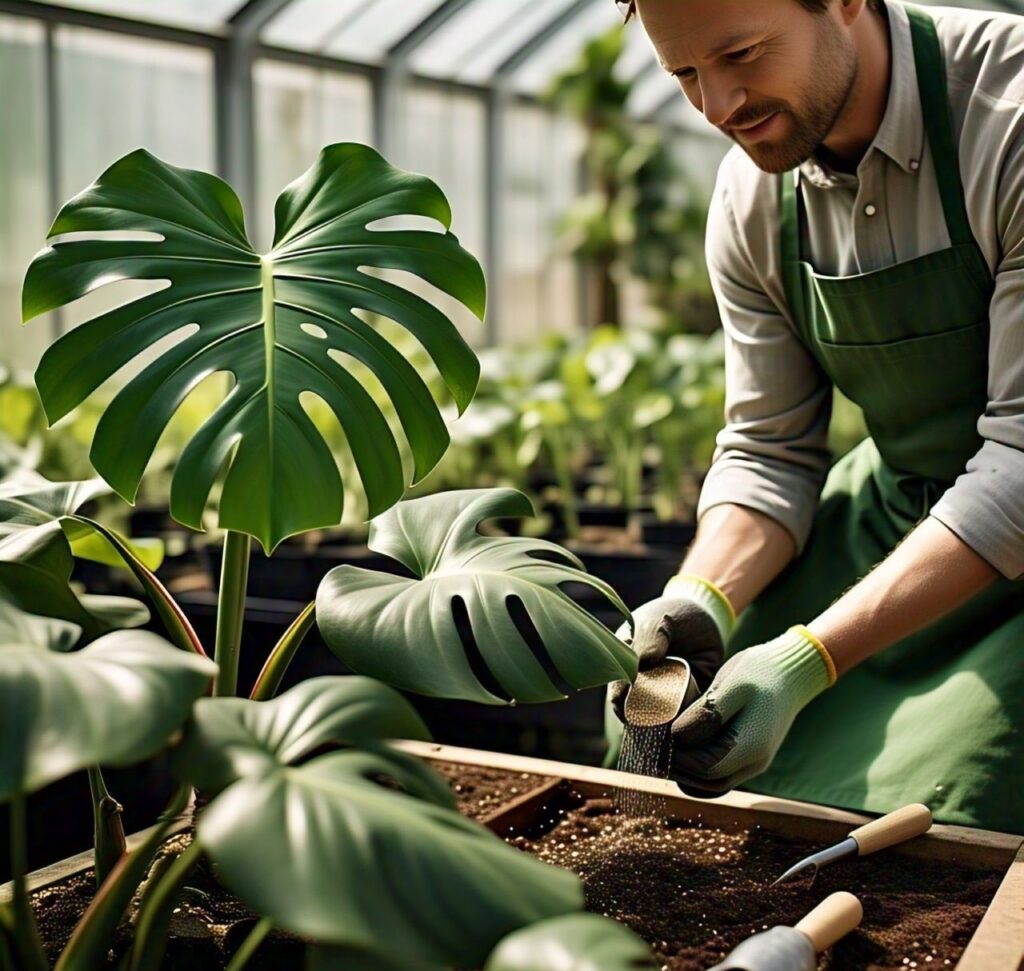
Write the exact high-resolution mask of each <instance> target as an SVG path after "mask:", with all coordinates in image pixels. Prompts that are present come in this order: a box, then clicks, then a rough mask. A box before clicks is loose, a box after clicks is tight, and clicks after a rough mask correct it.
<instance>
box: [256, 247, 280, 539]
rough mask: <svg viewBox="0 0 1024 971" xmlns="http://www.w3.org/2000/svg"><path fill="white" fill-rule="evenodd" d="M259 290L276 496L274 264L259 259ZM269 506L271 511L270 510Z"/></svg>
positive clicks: (270, 480) (270, 476)
mask: <svg viewBox="0 0 1024 971" xmlns="http://www.w3.org/2000/svg"><path fill="white" fill-rule="evenodd" d="M260 286H261V288H262V294H263V367H264V370H265V372H266V373H265V374H264V377H263V387H264V389H265V390H266V393H267V400H266V408H267V453H266V454H267V458H268V460H269V461H268V463H267V470H266V476H267V493H268V494H269V495H273V494H274V469H275V467H276V463H275V461H274V350H275V348H276V345H277V308H276V306H275V300H274V261H273V260H272V259H271V258H270V257H269V256H261V257H260ZM269 508H270V507H269V506H268V510H269ZM271 515H272V513H271ZM266 527H267V535H268V536H269V535H272V533H273V523H267V524H266Z"/></svg>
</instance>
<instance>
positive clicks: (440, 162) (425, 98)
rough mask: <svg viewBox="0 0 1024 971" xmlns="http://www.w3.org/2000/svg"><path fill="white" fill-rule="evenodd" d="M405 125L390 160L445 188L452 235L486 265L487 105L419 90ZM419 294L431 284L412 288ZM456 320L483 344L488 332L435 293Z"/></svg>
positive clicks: (406, 105) (406, 104) (405, 104)
mask: <svg viewBox="0 0 1024 971" xmlns="http://www.w3.org/2000/svg"><path fill="white" fill-rule="evenodd" d="M399 110H400V111H401V112H402V116H401V117H402V119H403V121H404V124H402V125H400V126H397V128H398V132H399V142H398V144H397V145H396V146H395V149H394V151H393V153H392V157H391V159H390V161H391V162H393V163H394V164H396V165H400V166H402V167H403V168H406V169H411V170H412V171H414V172H422V173H423V174H424V175H427V176H430V178H432V179H433V180H434V181H435V182H437V184H438V185H439V186H440V187H441V190H442V191H443V192H444V194H445V196H447V198H448V202H449V204H450V205H451V209H452V227H451V228H452V232H453V233H455V235H456V236H458V237H459V241H460V242H461V243H462V245H463V246H464V247H465V248H466V249H467V250H469V252H471V253H472V254H473V255H474V256H475V257H476V258H477V259H478V260H480V262H481V263H483V262H484V257H485V253H484V238H485V232H484V225H485V219H486V215H485V205H484V182H485V165H484V118H485V114H484V104H483V99H482V98H477V97H473V96H471V95H465V94H457V93H453V92H450V91H442V90H437V89H435V88H433V87H428V86H426V85H414V86H412V87H411V88H410V89H409V90H408V91H407V92H406V94H405V97H403V98H402V99H401V101H400V108H399ZM410 285H411V286H412V287H413V289H415V290H417V292H421V293H425V294H426V291H425V290H424V288H423V287H424V286H425V285H421V284H420V283H418V282H415V283H412V282H411V283H410ZM429 297H430V299H431V300H434V301H435V302H437V303H438V305H439V306H441V307H443V309H444V310H445V312H446V313H448V314H449V315H450V316H451V318H452V320H454V321H455V322H456V323H457V324H458V326H459V328H460V330H461V332H462V334H463V336H464V337H465V338H466V340H468V341H470V343H472V344H476V345H479V344H481V343H482V342H483V338H484V328H483V326H482V325H481V324H480V322H479V321H477V320H476V318H475V317H474V316H473V315H472V314H471V313H469V312H468V311H467V310H466V309H465V308H463V307H462V306H460V305H459V304H458V303H457V302H456V301H454V300H452V299H451V298H449V297H447V296H446V295H444V294H442V293H441V292H440V291H432V292H430V293H429Z"/></svg>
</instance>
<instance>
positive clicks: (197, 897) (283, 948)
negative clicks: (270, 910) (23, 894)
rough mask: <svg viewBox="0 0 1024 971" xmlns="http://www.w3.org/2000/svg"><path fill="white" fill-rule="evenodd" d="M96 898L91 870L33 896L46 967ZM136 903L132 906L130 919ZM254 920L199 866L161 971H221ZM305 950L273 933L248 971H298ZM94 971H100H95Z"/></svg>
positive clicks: (175, 849) (184, 841) (123, 939)
mask: <svg viewBox="0 0 1024 971" xmlns="http://www.w3.org/2000/svg"><path fill="white" fill-rule="evenodd" d="M190 841H191V836H188V835H182V836H177V837H174V838H173V839H171V840H169V841H168V842H167V843H166V844H165V845H164V848H163V849H162V850H161V852H160V854H159V855H158V856H157V861H156V864H155V865H159V864H160V861H161V860H162V859H167V858H169V857H171V856H177V855H178V854H179V853H180V852H181V851H182V849H184V847H185V846H187V845H188V843H189V842H190ZM95 892H96V885H95V882H94V880H93V875H92V870H87V871H85V872H84V873H82V874H80V875H79V876H76V877H72V878H71V879H70V880H66V881H63V882H62V883H60V884H58V885H57V886H56V887H53V888H50V889H46V890H39V891H36V892H35V893H34V894H32V908H33V910H35V913H36V918H37V920H38V922H39V930H40V933H41V935H42V938H43V947H44V948H45V950H46V953H47V957H49V958H50V961H51V963H52V962H54V961H56V959H57V957H58V955H59V954H60V951H61V949H62V948H63V947H64V945H65V944H66V943H67V942H68V940H69V938H70V937H71V932H72V930H73V929H74V926H75V924H76V923H77V922H78V920H79V918H80V917H81V916H82V914H83V913H84V912H85V908H86V907H87V906H88V905H89V902H90V901H91V900H92V897H93V894H94V893H95ZM136 904H137V901H133V904H132V917H133V918H134V916H135V912H136V910H135V908H136ZM255 923H256V916H255V914H253V913H252V911H250V910H249V909H248V908H247V907H245V906H244V905H243V904H241V903H239V902H238V900H237V899H235V898H234V897H232V896H231V895H230V894H228V893H227V892H226V891H225V890H224V889H223V888H222V887H221V886H220V884H219V883H217V881H216V880H215V879H214V877H213V875H212V874H211V873H210V872H209V869H208V868H206V867H204V866H200V867H199V868H197V869H196V870H195V871H194V873H193V874H192V876H191V877H190V878H189V881H188V886H186V888H185V890H184V892H183V893H182V897H181V900H180V901H179V902H178V906H177V907H176V908H175V910H174V916H173V918H172V920H171V937H170V941H169V944H168V948H167V953H166V956H165V957H164V960H163V962H162V963H161V964H160V971H222V969H223V968H224V967H226V965H227V963H228V960H229V959H230V957H231V955H232V954H233V953H234V952H235V951H236V950H237V949H238V947H239V946H240V945H241V943H242V942H243V941H244V940H245V938H246V936H247V935H248V934H249V932H250V931H251V930H252V929H253V927H254V925H255ZM127 944H128V940H127V936H126V933H125V932H124V929H122V934H121V936H120V937H119V939H118V940H117V941H116V942H115V946H114V948H113V951H112V953H111V955H110V958H111V959H110V960H109V961H108V963H107V964H104V965H102V968H103V969H108V968H109V969H112V968H115V967H116V966H117V961H118V960H120V958H121V957H122V956H123V954H124V952H125V950H126V946H127ZM304 955H305V946H304V945H303V943H302V941H300V940H299V939H298V938H296V937H292V936H291V935H289V934H286V933H284V932H282V931H272V932H271V934H270V935H269V936H268V937H267V939H266V940H265V941H264V942H263V944H262V945H261V946H260V948H259V950H258V951H257V952H256V954H255V955H254V956H253V957H252V959H251V960H250V961H249V963H248V964H247V965H246V969H247V971H282V969H284V968H296V969H298V968H301V967H303V961H304ZM96 971H100V969H99V968H97V969H96Z"/></svg>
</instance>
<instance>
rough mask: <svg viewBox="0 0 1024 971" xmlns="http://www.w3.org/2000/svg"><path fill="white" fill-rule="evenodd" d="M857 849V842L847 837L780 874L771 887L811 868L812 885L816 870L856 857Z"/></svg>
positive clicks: (816, 873)
mask: <svg viewBox="0 0 1024 971" xmlns="http://www.w3.org/2000/svg"><path fill="white" fill-rule="evenodd" d="M859 849H860V847H858V846H857V841H856V840H855V839H854V838H853V837H852V836H849V837H847V838H846V839H844V840H843V841H842V842H841V843H836V845H835V846H830V847H829V848H828V849H826V850H820V851H819V852H817V853H812V854H811V855H810V856H808V857H806V858H805V859H803V860H801V861H800V862H799V863H796V864H794V865H793V866H791V867H790V868H789V869H788V870H787V871H786V872H785V873H784V874H782V876H781V877H779V879H778V880H776V881H775V883H773V884H772V886H773V887H774V886H775V885H776V884H779V883H786V882H788V881H789V880H792V879H794V878H795V877H797V876H799V875H800V874H801V873H803V872H804V871H805V870H807V869H809V868H813V870H814V873H813V875H812V876H811V883H814V878H815V877H816V876H817V875H818V870H820V869H821V867H823V866H828V864H830V863H835V862H836V860H842V859H844V858H845V857H847V856H856V854H857V851H858V850H859Z"/></svg>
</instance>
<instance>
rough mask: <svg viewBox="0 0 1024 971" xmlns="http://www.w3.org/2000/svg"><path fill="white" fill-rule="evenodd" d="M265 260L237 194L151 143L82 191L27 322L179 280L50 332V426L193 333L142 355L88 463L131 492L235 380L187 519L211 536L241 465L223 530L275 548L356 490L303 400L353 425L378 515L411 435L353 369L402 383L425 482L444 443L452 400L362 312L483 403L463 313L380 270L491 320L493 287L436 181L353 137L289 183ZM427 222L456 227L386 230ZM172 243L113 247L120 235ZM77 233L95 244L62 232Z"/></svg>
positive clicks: (43, 388) (178, 489) (32, 285)
mask: <svg viewBox="0 0 1024 971" xmlns="http://www.w3.org/2000/svg"><path fill="white" fill-rule="evenodd" d="M275 216H276V231H275V235H274V242H273V247H272V249H271V251H270V252H269V253H266V254H263V255H260V254H258V253H256V252H255V251H254V250H253V248H252V246H251V244H250V243H249V241H248V239H247V238H246V235H245V229H244V224H243V217H242V210H241V205H240V204H239V201H238V198H237V197H236V196H235V194H234V192H233V191H232V190H231V188H230V187H229V186H227V185H226V184H225V183H224V182H222V181H221V180H220V179H217V178H216V177H214V176H212V175H209V174H207V173H204V172H197V171H193V170H190V169H180V168H176V167H174V166H170V165H167V164H166V163H164V162H162V161H160V160H159V159H157V158H155V157H154V156H153V155H151V154H149V153H148V152H146V151H143V150H139V151H136V152H133V153H131V154H130V155H127V156H125V157H124V158H123V159H121V160H120V161H118V162H115V163H114V164H113V165H112V166H111V167H110V168H109V169H107V171H106V172H104V173H103V174H102V175H101V176H100V177H99V179H98V180H97V181H96V182H95V183H94V184H93V185H92V186H90V187H89V188H87V189H86V190H84V191H83V192H81V193H80V194H79V195H77V196H76V197H75V198H74V199H72V200H71V201H70V202H68V203H67V204H66V205H65V206H64V208H63V209H61V211H60V213H59V214H58V216H57V219H56V220H55V222H54V224H53V226H52V227H51V230H50V238H51V240H54V241H53V242H52V244H51V246H50V247H48V248H47V249H45V250H44V251H43V252H41V253H40V254H39V255H38V256H37V257H36V258H35V260H34V261H33V263H32V265H31V267H30V268H29V271H28V274H27V276H26V279H25V285H24V289H23V316H24V318H25V319H26V320H30V319H31V318H33V317H35V316H37V315H38V314H41V313H44V312H46V311H47V310H52V309H53V308H55V307H59V306H62V305H64V304H67V303H69V302H71V301H73V300H75V299H77V298H78V297H81V296H82V295H84V294H86V293H88V292H89V291H90V290H92V289H95V288H96V287H99V286H102V285H104V284H106V283H109V282H111V281H114V280H121V279H133V280H162V281H166V283H167V285H166V286H165V287H163V288H162V289H159V290H157V291H155V292H152V293H149V294H147V295H146V296H143V297H140V298H138V299H135V300H132V301H130V302H129V303H126V304H124V305H122V306H120V307H117V308H115V309H114V310H110V311H108V312H106V313H103V314H101V315H99V316H97V317H95V318H93V319H91V320H89V321H87V322H86V323H84V324H82V325H81V326H79V327H77V328H75V329H74V330H73V331H71V332H70V333H68V334H66V335H64V336H63V337H62V338H61V339H60V340H58V341H57V342H56V343H54V344H53V345H52V346H51V347H50V348H49V349H48V350H47V352H46V354H45V355H44V356H43V359H42V361H41V363H40V365H39V368H38V370H37V372H36V384H37V386H38V388H39V393H40V396H41V398H42V400H43V404H44V406H45V408H46V413H47V416H48V417H49V419H50V421H51V422H53V421H56V420H57V419H58V418H60V417H62V416H63V415H65V414H67V413H68V412H69V411H71V410H72V409H73V408H75V407H76V406H77V405H79V404H80V403H81V402H83V401H84V400H85V399H86V398H87V397H89V395H91V394H92V393H93V392H94V391H95V390H96V389H97V388H99V386H100V385H101V384H103V383H104V382H105V381H106V380H107V379H108V378H110V377H111V376H113V375H114V374H115V373H117V371H119V370H120V369H121V368H122V367H123V366H124V365H126V364H128V363H130V362H131V361H133V360H134V359H135V358H137V357H139V356H140V355H141V354H143V352H145V351H147V350H148V349H149V348H150V347H151V346H152V345H153V344H154V343H156V342H157V341H159V340H161V339H163V338H167V337H170V336H171V335H178V336H181V334H182V333H183V331H184V329H188V330H189V331H190V333H188V335H187V336H185V337H184V338H183V339H182V340H180V342H179V343H177V344H175V345H174V346H173V347H172V348H171V349H170V350H168V351H166V352H164V353H163V354H161V355H160V356H159V358H158V359H157V360H156V361H154V362H152V363H151V364H149V365H148V366H146V367H145V368H144V369H143V370H142V371H141V373H140V374H138V375H137V376H136V377H134V378H133V379H132V380H131V381H129V382H128V384H127V385H126V386H125V387H124V388H122V389H121V390H120V391H119V392H118V393H117V394H116V395H115V397H114V398H113V400H112V401H111V402H110V404H109V406H108V407H107V409H106V411H105V412H104V414H103V417H102V418H101V419H100V421H99V424H98V426H97V428H96V434H95V438H94V440H93V445H92V451H91V453H90V457H91V459H92V462H93V464H94V465H95V467H96V469H97V471H98V472H99V473H100V475H102V476H103V478H104V479H106V481H107V482H109V483H110V485H111V486H112V487H113V488H114V489H115V490H116V491H117V492H118V493H119V494H120V495H121V496H123V497H124V498H126V499H128V500H129V501H130V500H131V499H133V498H134V496H135V494H136V491H137V490H138V487H139V482H140V480H141V478H142V475H143V473H144V471H145V469H146V466H147V463H148V462H149V460H150V457H151V456H152V453H153V450H154V448H155V447H156V444H157V441H158V439H159V437H160V434H161V431H162V430H163V429H164V427H165V426H166V425H167V424H168V422H169V421H170V420H171V418H172V416H173V415H174V413H175V411H176V410H177V409H178V408H179V406H180V405H181V404H182V403H183V402H184V401H185V399H186V398H187V397H188V396H189V395H190V394H191V392H192V391H193V389H195V388H196V387H197V386H198V385H199V384H201V383H202V382H203V380H204V379H205V378H206V377H207V376H209V375H210V374H212V373H214V372H219V371H226V372H230V373H231V374H232V375H233V376H234V380H235V384H234V386H233V388H232V389H231V391H230V392H229V393H228V395H227V397H226V398H224V400H223V401H222V402H221V403H220V404H219V406H218V407H217V408H216V409H215V410H214V411H213V413H212V414H211V415H210V416H209V418H208V419H207V420H206V422H205V423H204V424H203V425H202V427H201V428H200V429H199V430H198V432H197V433H196V434H195V435H194V437H193V438H192V439H191V441H190V442H189V443H188V445H187V446H186V447H185V448H184V450H183V451H182V454H181V456H180V458H179V461H178V465H177V468H176V470H175V474H174V478H173V480H172V485H171V512H172V515H174V516H175V518H177V519H178V520H180V521H181V522H182V523H184V524H186V525H189V526H192V527H194V528H197V529H198V528H201V525H202V522H201V517H202V512H203V508H204V506H205V504H206V502H207V499H208V496H209V494H210V492H211V490H212V488H213V486H214V483H215V482H216V480H217V479H218V477H219V476H220V474H221V472H222V470H223V469H224V467H225V466H227V472H226V474H225V476H224V481H223V488H222V492H221V496H220V506H219V521H220V525H221V526H222V527H224V528H226V529H232V530H237V531H240V532H245V533H248V534H250V535H252V536H254V537H256V538H258V539H259V540H260V541H261V542H262V543H263V545H264V547H266V548H267V549H268V550H269V549H272V548H273V547H274V546H276V545H277V544H278V543H279V542H280V541H281V540H282V539H284V538H285V537H286V536H289V535H292V534H294V533H298V532H302V531H304V530H308V529H313V528H316V527H322V526H329V525H333V524H335V523H337V522H338V521H339V520H340V518H341V514H342V507H343V490H342V483H341V480H340V478H339V475H338V470H337V465H336V463H335V460H334V458H333V456H332V455H331V452H330V449H329V448H328V447H327V445H326V444H325V442H324V440H323V438H322V436H321V434H320V433H319V431H318V430H317V428H316V426H315V425H314V424H313V423H312V421H311V420H310V418H309V416H308V415H307V413H306V410H305V408H304V405H303V402H302V400H301V399H302V396H303V395H305V394H307V393H309V394H311V395H313V396H316V397H317V398H319V399H320V400H322V401H323V402H325V403H326V405H327V406H328V407H329V408H330V409H331V410H332V411H333V412H334V414H335V415H336V416H337V419H338V421H339V422H340V423H341V426H342V428H343V429H344V431H345V434H346V437H347V439H348V443H349V445H350V447H351V450H352V454H353V455H354V457H355V461H356V464H357V466H358V469H359V472H360V476H361V478H362V481H363V485H364V487H365V490H366V493H367V496H368V499H369V503H370V510H371V514H373V513H377V512H380V511H382V510H383V509H386V508H387V507H388V506H390V505H391V504H392V503H394V502H395V501H397V499H398V498H399V497H400V496H401V494H402V492H403V490H404V488H405V487H406V485H407V481H406V475H405V472H404V470H403V468H402V461H401V456H400V453H399V448H398V444H397V443H396V440H395V437H394V435H393V433H392V432H391V430H390V428H389V426H388V423H387V421H386V420H385V418H384V416H383V414H382V413H381V410H380V408H379V407H378V406H377V404H375V403H374V401H373V399H372V398H371V396H370V395H369V394H368V393H367V392H366V391H365V390H364V388H363V386H362V384H361V382H360V381H358V380H357V379H356V378H355V377H353V376H352V374H350V373H349V370H347V369H346V367H345V366H344V364H343V363H342V362H344V361H346V360H348V359H355V360H356V361H358V362H361V364H362V365H365V366H366V367H367V368H369V370H370V371H372V372H373V374H374V375H375V376H376V377H377V379H379V381H380V382H381V384H382V385H383V386H384V388H385V390H386V391H387V393H388V394H389V396H390V398H391V400H392V402H393V404H394V407H395V410H396V412H397V415H398V418H399V420H400V422H401V425H402V428H403V431H404V433H405V436H406V438H407V440H408V444H409V447H410V449H411V452H412V458H413V464H414V468H413V475H414V477H415V478H422V476H424V475H425V474H426V473H427V472H429V471H430V469H431V468H432V467H433V466H434V464H435V463H436V462H437V460H438V459H439V458H440V456H441V455H442V454H443V453H444V450H445V448H446V446H447V444H448V434H447V431H446V429H445V425H444V422H443V420H442V418H441V415H440V412H439V409H438V406H437V404H436V403H435V401H434V399H433V397H432V396H431V394H430V392H429V390H428V389H427V387H426V385H425V384H424V382H423V380H422V379H421V378H420V377H419V375H418V374H417V372H416V371H415V369H414V368H413V367H412V366H411V365H410V364H408V362H407V361H406V360H405V358H404V357H403V356H402V355H401V354H400V353H398V352H397V351H396V350H395V349H394V347H392V346H391V345H390V344H389V343H388V342H387V341H386V340H384V339H383V338H382V337H381V336H380V334H379V333H378V332H377V331H376V330H375V329H374V327H373V326H371V325H370V324H369V323H367V322H366V320H365V319H364V317H365V316H366V315H368V314H381V315H383V316H385V317H389V318H391V319H393V320H395V321H397V322H398V323H400V324H401V325H402V326H403V327H405V328H406V329H407V330H408V331H410V332H411V333H412V334H413V335H414V336H415V337H416V338H417V340H419V342H420V343H421V344H422V345H423V346H424V347H425V348H426V350H427V351H428V352H429V354H430V355H431V357H432V359H433V361H434V363H435V365H436V366H437V368H438V370H439V371H440V373H441V375H442V377H443V379H444V381H445V383H446V385H447V387H448V390H449V391H450V393H451V395H452V397H453V398H454V400H455V401H456V403H457V404H458V406H459V407H460V408H464V407H465V406H466V404H468V402H469V400H470V398H471V397H472V394H473V390H474V388H475V386H476V381H477V376H478V365H477V362H476V358H475V357H474V355H473V353H472V351H471V350H470V349H469V347H468V345H467V344H466V343H465V341H463V339H462V338H461V336H460V335H459V333H458V331H457V330H456V328H455V326H454V325H453V324H452V322H451V321H450V320H449V319H448V318H447V317H446V316H445V315H444V314H443V313H441V312H440V311H439V310H437V309H436V308H435V307H434V306H433V305H431V304H430V303H429V302H427V301H426V300H424V299H423V298H421V297H419V296H416V295H415V294H414V293H412V292H411V291H409V290H407V289H404V288H403V287H401V286H398V285H396V284H394V283H391V282H388V281H386V280H384V279H382V278H381V277H380V276H379V275H371V274H370V273H368V272H366V270H365V268H366V267H372V268H376V269H390V270H403V271H407V272H410V273H413V274H415V275H417V276H419V277H420V278H421V279H423V280H424V281H426V282H427V283H430V284H432V285H434V286H436V287H438V288H439V289H441V290H443V291H445V292H446V293H449V294H450V295H452V296H453V297H455V298H456V299H457V300H459V301H461V302H462V303H463V304H464V305H466V306H467V307H468V308H469V309H470V310H472V311H473V312H474V313H476V314H477V316H481V317H482V315H483V310H484V280H483V275H482V273H481V271H480V267H479V265H478V264H477V263H476V261H475V260H474V259H473V258H472V257H471V256H470V255H469V254H468V253H467V252H466V251H465V250H463V249H462V247H461V246H460V245H459V243H458V240H457V239H456V238H455V236H453V235H452V234H451V233H450V232H447V228H448V226H449V225H450V222H451V212H450V209H449V207H448V203H447V201H446V200H445V198H444V196H443V194H442V193H441V191H440V190H439V189H438V188H437V186H436V185H434V183H432V182H431V181H430V180H428V179H426V178H423V177H422V176H416V175H412V174H410V173H407V172H403V171H401V170H399V169H396V168H394V167H392V166H391V165H389V164H388V163H387V162H385V161H384V159H382V158H381V157H380V156H379V155H378V154H377V153H376V152H374V151H373V150H372V149H370V148H367V147H366V146H362V145H356V144H339V145H332V146H329V147H328V148H326V149H324V151H323V152H322V153H321V154H320V157H319V159H318V160H317V162H316V163H315V164H314V165H313V167H312V168H311V169H310V170H309V171H308V172H307V173H306V174H305V175H303V176H301V177H300V178H299V179H298V180H297V181H296V182H294V183H293V184H292V185H291V186H290V187H289V188H288V189H286V190H285V191H284V193H282V195H281V196H280V198H279V199H278V201H277V206H276V209H275ZM395 216H419V217H426V218H428V219H432V220H435V221H436V222H438V223H440V225H441V226H442V227H444V229H445V230H446V231H445V232H443V233H437V232H427V231H422V230H377V229H372V228H370V226H371V224H373V223H376V222H377V221H378V220H382V219H387V218H389V217H395ZM115 230H116V231H129V232H133V233H140V232H141V233H151V234H155V235H156V236H157V237H158V239H156V240H152V239H150V240H145V241H143V240H138V239H134V240H125V239H110V238H108V235H107V234H109V232H110V231H115ZM68 233H81V234H88V237H87V238H85V239H81V238H77V239H74V240H66V241H61V240H60V239H59V237H61V236H63V235H65V234H68Z"/></svg>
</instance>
